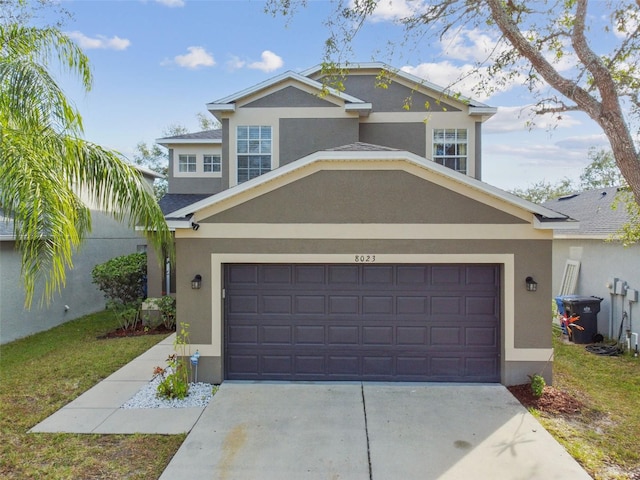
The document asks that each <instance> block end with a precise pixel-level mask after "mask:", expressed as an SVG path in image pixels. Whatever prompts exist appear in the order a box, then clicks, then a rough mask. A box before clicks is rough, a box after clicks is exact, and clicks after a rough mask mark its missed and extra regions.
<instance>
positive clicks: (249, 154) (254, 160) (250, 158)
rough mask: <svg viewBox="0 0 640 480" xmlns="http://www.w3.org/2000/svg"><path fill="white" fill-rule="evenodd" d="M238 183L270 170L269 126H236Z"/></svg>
mask: <svg viewBox="0 0 640 480" xmlns="http://www.w3.org/2000/svg"><path fill="white" fill-rule="evenodd" d="M236 142H237V143H236V147H237V154H238V165H237V168H238V183H242V182H246V181H247V180H251V179H252V178H255V177H258V176H260V175H262V174H263V173H267V172H269V171H271V127H270V126H264V125H263V126H255V125H243V126H238V127H237V139H236Z"/></svg>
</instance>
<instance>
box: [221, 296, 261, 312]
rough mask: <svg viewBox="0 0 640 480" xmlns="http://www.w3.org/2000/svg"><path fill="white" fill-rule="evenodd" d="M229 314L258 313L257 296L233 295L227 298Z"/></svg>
mask: <svg viewBox="0 0 640 480" xmlns="http://www.w3.org/2000/svg"><path fill="white" fill-rule="evenodd" d="M228 305H229V313H254V314H257V313H258V296H257V295H234V296H233V297H231V298H229V302H228Z"/></svg>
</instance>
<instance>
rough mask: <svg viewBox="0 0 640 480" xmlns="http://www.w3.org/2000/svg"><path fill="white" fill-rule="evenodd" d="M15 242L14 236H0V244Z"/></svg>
mask: <svg viewBox="0 0 640 480" xmlns="http://www.w3.org/2000/svg"><path fill="white" fill-rule="evenodd" d="M15 240H16V237H15V236H14V235H0V242H14V241H15Z"/></svg>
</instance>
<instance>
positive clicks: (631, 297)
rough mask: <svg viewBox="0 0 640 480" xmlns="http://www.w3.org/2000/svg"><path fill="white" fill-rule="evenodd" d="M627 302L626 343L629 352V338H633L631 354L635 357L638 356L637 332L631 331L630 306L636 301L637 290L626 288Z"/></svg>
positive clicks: (630, 345)
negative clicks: (633, 345) (627, 326)
mask: <svg viewBox="0 0 640 480" xmlns="http://www.w3.org/2000/svg"><path fill="white" fill-rule="evenodd" d="M627 302H629V330H627V332H628V340H627V341H628V343H629V353H631V348H632V344H631V339H632V338H635V342H634V344H635V348H634V353H633V356H634V357H637V356H638V334H637V333H634V331H633V315H632V306H633V304H634V303H637V302H638V291H637V290H632V289H628V290H627Z"/></svg>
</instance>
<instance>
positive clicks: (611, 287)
mask: <svg viewBox="0 0 640 480" xmlns="http://www.w3.org/2000/svg"><path fill="white" fill-rule="evenodd" d="M617 283H618V279H617V278H616V277H613V278H611V279H610V280H609V281H607V283H606V285H605V286H606V287H607V288H608V289H609V338H613V328H614V327H613V319H614V318H615V317H614V316H613V306H614V302H613V300H614V297H615V294H616V284H617Z"/></svg>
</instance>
